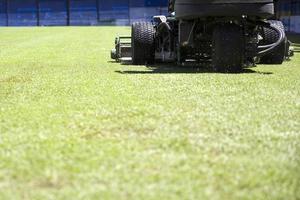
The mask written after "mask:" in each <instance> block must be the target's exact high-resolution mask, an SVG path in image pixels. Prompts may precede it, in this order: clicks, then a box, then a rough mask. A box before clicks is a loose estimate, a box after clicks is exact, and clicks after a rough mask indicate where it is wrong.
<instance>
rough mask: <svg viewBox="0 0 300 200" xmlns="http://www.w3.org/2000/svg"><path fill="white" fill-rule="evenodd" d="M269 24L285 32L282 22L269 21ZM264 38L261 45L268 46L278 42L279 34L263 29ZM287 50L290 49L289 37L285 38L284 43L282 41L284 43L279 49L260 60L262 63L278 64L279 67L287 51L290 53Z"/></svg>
mask: <svg viewBox="0 0 300 200" xmlns="http://www.w3.org/2000/svg"><path fill="white" fill-rule="evenodd" d="M268 22H269V23H270V24H272V25H275V26H277V27H279V28H280V29H281V30H283V31H284V26H283V24H282V22H281V21H277V20H268ZM262 36H263V38H264V39H263V40H262V41H261V43H260V45H267V44H272V43H274V42H276V41H277V40H278V37H279V34H278V33H277V32H276V31H274V30H272V29H269V28H263V33H262ZM287 48H288V40H287V37H286V36H285V39H284V41H282V43H281V44H280V45H279V46H278V47H276V48H275V49H274V50H272V51H271V52H270V53H269V54H267V55H265V56H263V57H261V58H260V63H261V64H278V65H279V64H282V63H283V61H284V60H285V56H286V54H287V52H286V51H288V49H287Z"/></svg>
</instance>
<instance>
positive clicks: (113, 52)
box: [110, 49, 117, 60]
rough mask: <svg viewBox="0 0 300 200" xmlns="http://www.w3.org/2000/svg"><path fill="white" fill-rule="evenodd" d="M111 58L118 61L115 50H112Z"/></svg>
mask: <svg viewBox="0 0 300 200" xmlns="http://www.w3.org/2000/svg"><path fill="white" fill-rule="evenodd" d="M110 58H111V59H112V60H116V59H117V52H116V50H115V49H112V50H111V52H110Z"/></svg>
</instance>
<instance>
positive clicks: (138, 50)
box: [131, 22, 155, 65]
mask: <svg viewBox="0 0 300 200" xmlns="http://www.w3.org/2000/svg"><path fill="white" fill-rule="evenodd" d="M154 33H155V31H154V27H153V25H152V24H151V23H149V22H136V23H134V24H133V25H132V31H131V45H132V63H133V64H135V65H144V64H151V63H153V62H154Z"/></svg>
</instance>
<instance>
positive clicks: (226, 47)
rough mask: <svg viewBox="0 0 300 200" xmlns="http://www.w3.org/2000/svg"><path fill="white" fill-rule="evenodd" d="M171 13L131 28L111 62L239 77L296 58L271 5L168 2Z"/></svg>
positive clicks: (238, 0)
mask: <svg viewBox="0 0 300 200" xmlns="http://www.w3.org/2000/svg"><path fill="white" fill-rule="evenodd" d="M168 10H169V16H154V17H153V20H152V21H151V22H144V21H142V22H135V23H133V24H132V30H131V37H118V38H116V41H115V46H116V48H115V49H114V50H112V52H111V58H112V59H115V60H117V61H124V60H125V61H128V60H130V61H131V62H132V64H134V65H144V64H154V63H161V62H162V63H166V62H167V63H176V64H178V65H185V64H188V63H192V64H195V65H198V64H205V65H207V66H211V67H212V69H214V70H215V71H218V72H238V71H241V70H242V69H243V68H245V67H249V66H255V65H256V64H257V63H263V64H282V62H283V61H284V60H285V59H287V58H289V57H290V56H292V54H293V52H292V51H291V49H290V42H289V41H288V40H287V37H286V34H285V30H284V26H283V24H282V22H281V21H279V20H277V19H275V13H274V1H273V0H170V1H169V6H168ZM124 39H125V40H127V41H126V42H122V41H123V40H124ZM128 39H130V42H128Z"/></svg>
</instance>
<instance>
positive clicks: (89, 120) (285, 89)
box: [0, 27, 300, 200]
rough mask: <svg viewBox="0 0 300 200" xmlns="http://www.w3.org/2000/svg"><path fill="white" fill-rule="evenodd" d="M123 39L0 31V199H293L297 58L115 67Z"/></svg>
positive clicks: (88, 32)
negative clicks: (230, 65)
mask: <svg viewBox="0 0 300 200" xmlns="http://www.w3.org/2000/svg"><path fill="white" fill-rule="evenodd" d="M129 31H130V29H129V28H117V27H101V28H99V27H78V28H75V27H73V28H72V27H71V28H63V27H62V28H1V31H0V38H1V41H0V47H1V49H0V199H14V200H18V199H55V200H59V199H208V200H211V199H220V200H221V199H222V200H224V199H249V200H253V199H256V200H258V199H262V200H263V199H284V200H287V199H289V200H294V199H295V200H296V199H300V190H299V186H300V154H299V153H300V151H299V150H300V66H299V64H300V54H296V56H295V57H294V58H293V60H292V61H291V62H286V63H285V64H284V65H282V66H272V65H269V66H258V67H257V68H253V69H250V70H245V71H244V73H240V74H217V73H213V72H211V71H209V70H207V69H193V68H176V67H172V66H164V67H163V66H162V67H159V68H146V67H145V66H130V65H120V64H118V63H114V62H111V61H110V58H109V56H110V55H109V51H110V49H111V48H112V47H113V41H114V36H115V35H117V34H121V35H124V34H128V33H129Z"/></svg>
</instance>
